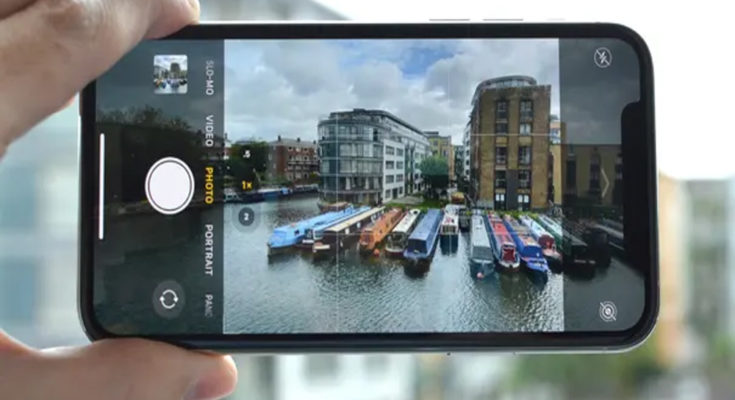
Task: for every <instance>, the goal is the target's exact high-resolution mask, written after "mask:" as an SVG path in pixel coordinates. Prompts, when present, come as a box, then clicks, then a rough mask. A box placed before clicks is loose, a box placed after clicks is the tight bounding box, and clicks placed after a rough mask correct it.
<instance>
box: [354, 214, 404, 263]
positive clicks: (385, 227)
mask: <svg viewBox="0 0 735 400" xmlns="http://www.w3.org/2000/svg"><path fill="white" fill-rule="evenodd" d="M403 215H404V213H403V211H401V210H400V209H398V208H394V209H392V210H390V211H388V212H387V213H385V214H383V216H382V217H380V219H378V220H377V221H375V222H373V223H372V224H370V225H368V226H366V227H365V229H363V230H362V233H361V234H360V252H363V253H370V252H372V251H373V250H374V249H375V246H377V245H378V244H379V243H380V242H382V241H383V239H385V237H386V236H388V234H389V233H390V232H391V231H392V230H393V228H395V226H396V225H398V222H400V221H401V219H402V218H403Z"/></svg>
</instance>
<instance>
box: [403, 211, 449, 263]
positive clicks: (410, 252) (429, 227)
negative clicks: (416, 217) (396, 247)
mask: <svg viewBox="0 0 735 400" xmlns="http://www.w3.org/2000/svg"><path fill="white" fill-rule="evenodd" d="M442 218H443V213H442V212H441V210H438V209H435V208H432V209H430V210H429V211H427V212H426V214H425V215H424V217H423V218H421V221H419V223H418V225H416V229H414V230H413V233H411V236H409V237H408V247H407V248H406V250H405V251H404V252H403V257H404V258H406V259H407V260H409V261H413V262H414V263H419V262H428V261H429V260H431V257H433V256H434V251H435V250H436V242H437V241H438V239H439V227H440V226H441V222H442Z"/></svg>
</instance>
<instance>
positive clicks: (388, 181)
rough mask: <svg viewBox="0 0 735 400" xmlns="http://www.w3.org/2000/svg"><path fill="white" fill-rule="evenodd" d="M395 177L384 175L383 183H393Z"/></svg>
mask: <svg viewBox="0 0 735 400" xmlns="http://www.w3.org/2000/svg"><path fill="white" fill-rule="evenodd" d="M394 179H395V177H394V176H393V175H386V176H385V183H393V181H394Z"/></svg>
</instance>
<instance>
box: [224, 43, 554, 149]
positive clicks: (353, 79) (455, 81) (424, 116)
mask: <svg viewBox="0 0 735 400" xmlns="http://www.w3.org/2000/svg"><path fill="white" fill-rule="evenodd" d="M225 57H226V61H225V64H226V67H227V76H226V94H227V100H226V116H225V121H226V125H227V128H226V130H227V132H228V134H229V135H230V137H231V138H233V139H235V140H236V139H240V138H250V137H257V138H261V139H265V140H273V139H275V137H276V136H277V135H279V134H280V135H282V136H285V137H296V136H299V137H301V138H302V139H306V140H313V139H316V127H317V123H318V121H319V118H321V117H325V116H326V115H327V114H328V113H329V112H332V111H336V110H349V109H352V108H356V107H359V108H380V109H384V110H386V111H389V112H391V113H393V114H395V115H396V116H398V117H399V118H401V119H404V120H405V121H407V122H409V123H410V124H412V125H414V126H416V127H417V128H419V129H422V130H438V131H439V132H440V133H441V134H443V135H452V137H453V142H454V143H455V144H459V143H461V142H462V132H463V129H464V126H465V124H466V123H467V118H468V114H469V110H470V102H471V98H472V94H473V92H474V89H475V87H476V86H477V84H478V83H480V82H481V81H483V80H485V79H489V78H494V77H498V76H503V75H512V74H525V75H531V76H533V77H535V78H536V79H537V80H538V81H539V83H541V84H550V85H552V97H553V98H552V112H553V110H557V112H558V107H559V105H558V94H557V95H556V96H554V94H553V92H554V89H555V88H558V76H559V70H558V60H559V57H558V46H557V41H556V40H536V39H529V40H291V41H275V40H262V41H252V40H248V41H228V42H227V44H226V51H225Z"/></svg>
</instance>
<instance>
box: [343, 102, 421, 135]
mask: <svg viewBox="0 0 735 400" xmlns="http://www.w3.org/2000/svg"><path fill="white" fill-rule="evenodd" d="M359 115H364V116H370V117H385V118H389V119H392V120H393V121H395V122H396V123H398V124H400V125H403V126H404V127H406V128H408V129H410V130H412V131H414V132H416V133H420V134H421V135H422V136H425V133H424V132H423V131H421V130H420V129H418V128H416V127H415V126H413V125H411V124H409V123H408V122H406V121H404V120H402V119H400V118H398V117H396V116H395V115H393V114H391V113H390V112H388V111H384V110H368V109H365V108H354V109H352V110H351V111H333V112H331V113H329V119H335V118H337V117H338V116H348V117H347V118H350V117H353V116H359Z"/></svg>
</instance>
